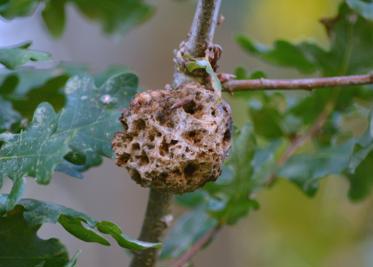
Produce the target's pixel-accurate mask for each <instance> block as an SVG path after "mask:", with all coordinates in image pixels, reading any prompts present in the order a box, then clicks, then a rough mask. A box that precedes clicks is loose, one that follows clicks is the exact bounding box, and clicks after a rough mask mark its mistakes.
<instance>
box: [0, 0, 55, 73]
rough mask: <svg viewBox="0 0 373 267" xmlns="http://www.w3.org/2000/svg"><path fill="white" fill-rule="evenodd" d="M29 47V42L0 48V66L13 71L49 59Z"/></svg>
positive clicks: (46, 55) (44, 54)
mask: <svg viewBox="0 0 373 267" xmlns="http://www.w3.org/2000/svg"><path fill="white" fill-rule="evenodd" d="M0 13H1V5H0ZM30 46H31V42H26V43H23V44H19V45H16V46H13V47H7V48H0V64H3V65H4V66H5V67H6V68H8V69H15V68H16V67H19V66H22V65H24V64H26V63H28V62H30V61H44V60H48V59H49V58H50V55H49V54H48V53H45V52H41V51H36V50H31V49H29V47H30Z"/></svg>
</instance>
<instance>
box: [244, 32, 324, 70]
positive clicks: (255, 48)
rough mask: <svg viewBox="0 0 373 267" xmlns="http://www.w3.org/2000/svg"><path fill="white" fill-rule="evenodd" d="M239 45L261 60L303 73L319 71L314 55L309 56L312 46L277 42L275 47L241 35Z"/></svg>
mask: <svg viewBox="0 0 373 267" xmlns="http://www.w3.org/2000/svg"><path fill="white" fill-rule="evenodd" d="M237 42H238V44H239V45H240V46H241V47H242V48H243V49H244V50H245V51H247V52H249V53H250V54H253V55H255V56H259V57H260V58H261V59H263V60H265V61H267V62H269V63H272V64H276V65H280V66H284V67H292V68H296V69H297V70H299V71H300V72H302V73H313V72H315V71H316V69H317V64H316V62H315V59H314V58H313V57H312V55H310V54H309V52H308V51H307V50H308V47H309V46H312V47H313V48H314V49H316V47H315V46H313V45H312V44H306V43H303V44H300V45H293V44H291V43H289V42H287V41H283V40H280V41H276V42H275V43H274V45H273V47H269V46H266V45H263V44H259V43H255V42H254V41H252V40H251V39H249V38H248V37H245V36H243V35H239V36H238V37H237Z"/></svg>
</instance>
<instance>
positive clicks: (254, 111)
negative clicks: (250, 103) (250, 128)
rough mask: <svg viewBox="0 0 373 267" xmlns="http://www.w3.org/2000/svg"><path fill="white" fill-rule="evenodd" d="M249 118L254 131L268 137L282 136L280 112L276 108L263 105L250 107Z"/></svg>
mask: <svg viewBox="0 0 373 267" xmlns="http://www.w3.org/2000/svg"><path fill="white" fill-rule="evenodd" d="M250 118H251V121H252V123H253V125H254V128H255V133H256V134H258V135H261V136H263V137H265V138H268V139H275V138H280V137H282V136H283V130H282V129H281V125H280V123H281V120H282V118H281V114H280V112H278V110H277V109H275V108H272V107H269V106H263V107H261V108H257V107H252V108H251V109H250Z"/></svg>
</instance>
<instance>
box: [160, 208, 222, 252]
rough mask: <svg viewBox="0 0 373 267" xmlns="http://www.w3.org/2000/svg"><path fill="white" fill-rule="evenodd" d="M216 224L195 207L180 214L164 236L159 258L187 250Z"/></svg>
mask: <svg viewBox="0 0 373 267" xmlns="http://www.w3.org/2000/svg"><path fill="white" fill-rule="evenodd" d="M216 226H217V221H216V220H214V219H213V218H211V217H210V216H208V214H206V212H205V211H204V210H203V209H201V208H197V209H196V210H193V211H190V212H187V213H185V214H184V215H183V216H181V217H180V218H179V219H178V220H177V222H176V224H175V226H174V227H173V228H172V229H171V231H170V232H169V233H168V234H167V236H166V241H165V243H164V245H163V249H162V253H161V258H162V259H170V258H177V257H179V256H180V255H182V254H183V253H184V252H185V251H186V250H188V249H189V248H190V247H191V246H192V245H193V244H194V243H195V242H196V241H197V240H199V239H200V238H201V237H202V236H203V235H204V234H206V233H207V232H208V231H210V230H211V229H213V228H214V227H216Z"/></svg>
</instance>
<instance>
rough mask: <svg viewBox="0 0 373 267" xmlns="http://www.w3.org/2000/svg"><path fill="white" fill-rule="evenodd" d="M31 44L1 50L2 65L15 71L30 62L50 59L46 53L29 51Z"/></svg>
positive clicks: (0, 60)
mask: <svg viewBox="0 0 373 267" xmlns="http://www.w3.org/2000/svg"><path fill="white" fill-rule="evenodd" d="M30 45H31V42H27V43H23V44H19V45H16V46H14V47H7V48H0V63H1V64H3V65H4V66H5V67H7V68H9V69H14V68H16V67H19V66H21V65H24V64H26V63H28V62H30V61H44V60H48V59H49V58H50V55H49V54H48V53H45V52H40V51H36V50H31V49H29V47H30Z"/></svg>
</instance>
